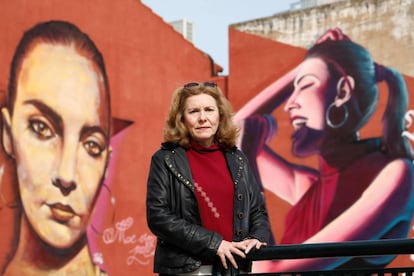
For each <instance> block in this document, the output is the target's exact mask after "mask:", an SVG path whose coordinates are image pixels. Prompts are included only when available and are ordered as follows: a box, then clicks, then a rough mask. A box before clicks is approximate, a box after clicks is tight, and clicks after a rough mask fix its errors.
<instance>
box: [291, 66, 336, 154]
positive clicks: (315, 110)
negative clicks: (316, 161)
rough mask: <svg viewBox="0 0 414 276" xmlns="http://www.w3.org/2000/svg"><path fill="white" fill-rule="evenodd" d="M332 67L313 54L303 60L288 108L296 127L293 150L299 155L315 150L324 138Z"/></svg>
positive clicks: (292, 122)
mask: <svg viewBox="0 0 414 276" xmlns="http://www.w3.org/2000/svg"><path fill="white" fill-rule="evenodd" d="M329 76H330V75H329V71H328V68H327V66H326V64H325V63H324V62H323V60H321V59H318V58H310V59H307V60H306V61H304V62H303V64H302V65H301V67H300V69H299V72H298V74H297V76H296V78H295V80H294V82H293V83H294V91H293V93H292V95H291V96H290V97H289V99H288V100H287V102H286V104H285V107H284V110H285V111H286V112H287V113H288V114H289V118H290V121H291V124H292V126H293V128H294V130H295V132H294V134H293V136H292V137H293V138H292V139H293V141H292V143H293V152H294V153H295V154H296V155H298V156H308V155H309V154H312V153H315V152H316V151H317V150H318V147H319V146H320V143H321V140H322V138H323V132H322V130H323V129H324V127H325V125H326V123H325V110H326V102H327V98H328V95H327V94H328V89H329V87H328V85H329Z"/></svg>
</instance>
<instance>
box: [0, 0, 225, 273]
mask: <svg viewBox="0 0 414 276" xmlns="http://www.w3.org/2000/svg"><path fill="white" fill-rule="evenodd" d="M51 19H60V20H67V21H70V22H72V23H74V24H76V25H77V26H78V27H79V28H80V29H81V30H83V31H84V32H86V33H87V34H89V36H90V37H91V38H92V40H94V42H95V43H96V44H97V46H98V48H99V49H100V50H101V52H102V54H103V56H104V58H105V62H106V67H107V72H108V77H109V81H110V88H111V97H112V111H113V116H115V117H117V118H121V119H124V120H128V121H132V122H133V124H132V125H130V126H129V127H128V128H126V129H125V130H124V131H123V133H122V137H121V138H122V139H121V140H122V141H121V143H120V146H119V148H117V149H116V153H115V154H114V155H113V158H112V160H111V164H112V165H114V167H115V173H114V175H113V176H112V179H111V191H112V194H113V196H114V197H115V199H116V204H115V213H114V214H115V217H114V221H113V224H111V222H108V223H109V224H107V225H105V226H106V227H110V226H115V222H119V221H121V220H123V219H126V218H129V217H131V218H133V224H132V226H131V228H129V229H128V230H127V231H126V232H125V233H124V234H125V235H126V236H133V235H135V236H136V240H137V241H136V242H135V243H134V244H127V243H125V241H124V240H122V239H121V238H119V239H117V240H116V242H114V243H112V244H106V245H103V246H102V250H103V253H104V260H105V263H106V266H107V268H108V271H109V272H110V273H111V274H112V275H151V274H152V255H146V254H147V253H148V252H136V251H137V250H136V251H133V250H134V249H142V248H141V246H144V242H142V241H138V239H139V238H140V237H141V236H142V235H145V234H150V232H149V230H148V229H147V227H146V218H145V192H146V178H147V171H148V166H149V162H150V157H151V155H152V153H153V152H154V151H155V150H156V149H158V148H159V146H160V142H161V140H162V128H163V126H164V121H165V117H166V114H167V109H168V106H169V104H170V98H171V94H172V92H173V91H174V89H176V88H177V87H178V86H180V85H182V84H183V83H185V82H189V81H194V80H200V81H204V80H215V81H217V82H218V83H219V85H220V86H221V87H223V89H225V88H226V80H225V78H223V77H214V78H213V77H212V76H211V71H212V68H211V62H210V59H209V57H208V56H207V55H206V54H205V53H204V52H202V51H200V50H199V49H197V48H196V47H195V46H194V45H193V44H192V43H190V42H188V41H187V40H185V39H184V38H183V37H182V36H181V35H180V34H179V33H177V32H176V31H174V29H173V28H172V27H171V26H169V25H168V24H166V23H165V22H164V21H163V20H162V19H161V18H160V17H159V16H158V15H156V14H154V13H153V12H152V10H151V9H149V8H148V7H146V6H144V5H143V4H142V3H141V2H140V1H137V0H123V1H113V0H99V1H81V0H76V1H74V0H70V1H61V0H48V1H31V0H10V1H2V3H1V7H0V41H1V43H0V89H1V90H5V89H6V87H7V80H8V73H9V64H10V60H11V57H12V54H13V51H14V49H15V47H16V44H17V42H18V40H19V39H20V37H21V35H22V33H23V31H24V30H26V29H28V28H30V27H31V26H33V25H34V24H35V23H37V22H40V21H47V20H51ZM219 69H220V67H219V66H217V65H216V66H215V67H214V70H219ZM7 188H8V187H4V188H3V191H4V190H5V189H7ZM109 212H113V210H111V211H109ZM2 214H3V215H2ZM6 214H7V215H6ZM11 215H12V214H9V211H8V210H6V209H0V217H2V221H0V222H3V221H4V223H7V222H9V223H8V224H7V225H10V216H11ZM2 225H6V224H2ZM10 229H12V228H10V227H9V228H7V229H6V230H4V228H2V230H0V232H2V239H1V242H0V258H1V257H2V256H5V255H6V254H7V252H8V248H9V247H10V243H9V240H11V237H12V236H13V231H11V230H10ZM100 230H103V229H100ZM3 234H4V235H3ZM98 238H99V237H98ZM136 246H138V247H136ZM151 249H152V250H153V249H154V248H153V247H152V248H151ZM138 251H139V250H138ZM150 253H152V252H150ZM130 257H131V258H130ZM134 257H135V258H136V259H134ZM128 258H130V259H128ZM2 259H4V258H2ZM128 260H131V262H132V263H131V264H128V263H127V261H128ZM138 272H139V273H138Z"/></svg>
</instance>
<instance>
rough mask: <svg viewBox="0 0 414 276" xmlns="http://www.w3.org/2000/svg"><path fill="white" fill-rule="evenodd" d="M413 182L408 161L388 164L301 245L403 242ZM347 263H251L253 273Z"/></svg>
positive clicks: (333, 260)
mask: <svg viewBox="0 0 414 276" xmlns="http://www.w3.org/2000/svg"><path fill="white" fill-rule="evenodd" d="M413 181H414V168H413V164H412V163H411V162H410V161H408V160H405V159H398V160H395V161H393V162H391V163H390V164H388V165H387V166H386V167H385V168H384V169H383V170H382V171H381V172H380V173H379V175H378V176H377V177H376V178H375V179H374V181H373V182H372V183H371V185H370V186H369V187H368V188H367V189H366V190H365V192H364V193H363V194H362V196H361V197H360V199H358V200H357V201H356V202H355V203H354V204H353V205H352V206H351V207H350V208H349V209H348V210H346V211H345V212H343V213H342V214H341V215H340V216H338V217H337V218H336V219H335V220H333V221H332V222H331V223H330V224H328V225H327V226H325V227H324V228H323V229H321V230H320V231H319V232H318V233H316V234H315V235H314V236H312V237H311V238H309V239H308V240H307V241H305V243H323V242H345V241H351V240H375V239H381V238H405V237H406V236H407V233H408V232H409V228H410V225H411V218H412V215H413V209H414V206H413V205H414V187H413V185H414V184H413ZM385 258H387V257H385ZM349 259H350V258H341V259H338V258H327V259H322V258H315V259H297V260H281V261H274V262H272V261H261V262H256V263H255V265H254V271H255V272H256V271H257V272H258V271H263V272H264V271H265V272H276V271H277V272H280V271H303V270H318V269H333V268H335V267H338V266H339V265H341V264H342V263H344V262H346V261H347V260H349ZM388 259H389V257H388Z"/></svg>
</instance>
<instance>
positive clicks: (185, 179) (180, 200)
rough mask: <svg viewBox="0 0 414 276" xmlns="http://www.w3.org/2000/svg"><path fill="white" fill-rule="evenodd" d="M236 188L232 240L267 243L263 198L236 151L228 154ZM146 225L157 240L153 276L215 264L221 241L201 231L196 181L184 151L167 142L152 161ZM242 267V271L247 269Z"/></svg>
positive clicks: (244, 161) (266, 217)
mask: <svg viewBox="0 0 414 276" xmlns="http://www.w3.org/2000/svg"><path fill="white" fill-rule="evenodd" d="M225 157H226V160H227V164H228V167H229V169H230V173H231V176H232V178H233V182H234V185H235V193H234V219H233V225H234V231H233V241H241V240H243V239H246V238H256V239H258V240H260V241H264V242H268V239H269V236H270V226H269V221H268V215H267V211H266V209H265V205H264V199H263V194H262V193H261V191H260V189H259V187H258V185H256V183H255V179H254V176H253V174H252V172H251V170H250V167H249V164H248V161H247V158H246V157H245V155H244V154H243V153H242V152H241V151H240V150H238V149H236V148H233V149H231V150H229V151H226V152H225ZM146 204H147V223H148V226H149V228H150V229H151V231H152V232H153V233H154V234H155V235H156V236H157V237H158V240H157V248H156V251H155V256H154V272H156V273H166V274H178V273H186V272H191V271H194V270H196V269H197V268H199V267H200V265H201V264H202V262H213V263H214V262H216V263H217V260H218V257H217V256H216V253H217V249H218V247H219V245H220V243H221V241H222V239H223V237H222V236H221V235H220V234H218V233H215V232H212V231H210V230H208V229H206V228H203V227H201V218H200V214H199V210H198V204H197V199H196V196H195V194H194V182H193V179H192V176H191V171H190V167H189V163H188V160H187V155H186V150H185V149H184V148H182V147H180V146H179V145H177V144H173V143H163V144H162V147H161V149H160V150H158V151H157V152H156V153H155V154H154V155H153V156H152V160H151V167H150V172H149V176H148V186H147V203H146ZM245 265H246V264H244V265H243V264H241V266H242V267H243V266H244V267H243V270H245V269H248V268H246V266H245Z"/></svg>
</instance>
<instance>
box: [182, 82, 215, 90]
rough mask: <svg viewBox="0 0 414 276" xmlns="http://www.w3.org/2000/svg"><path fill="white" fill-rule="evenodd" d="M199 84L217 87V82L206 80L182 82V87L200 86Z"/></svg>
mask: <svg viewBox="0 0 414 276" xmlns="http://www.w3.org/2000/svg"><path fill="white" fill-rule="evenodd" d="M200 85H204V86H207V87H213V88H216V87H217V83H215V82H211V81H206V82H189V83H186V84H184V88H190V87H195V86H200Z"/></svg>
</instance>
